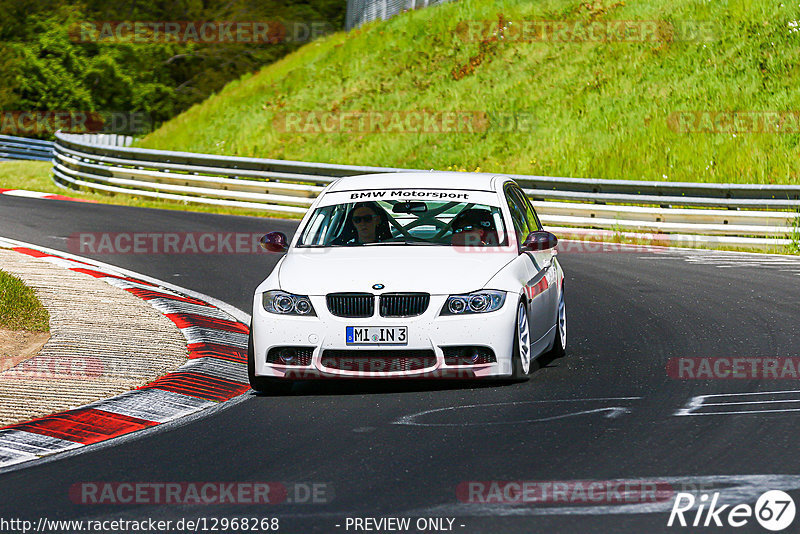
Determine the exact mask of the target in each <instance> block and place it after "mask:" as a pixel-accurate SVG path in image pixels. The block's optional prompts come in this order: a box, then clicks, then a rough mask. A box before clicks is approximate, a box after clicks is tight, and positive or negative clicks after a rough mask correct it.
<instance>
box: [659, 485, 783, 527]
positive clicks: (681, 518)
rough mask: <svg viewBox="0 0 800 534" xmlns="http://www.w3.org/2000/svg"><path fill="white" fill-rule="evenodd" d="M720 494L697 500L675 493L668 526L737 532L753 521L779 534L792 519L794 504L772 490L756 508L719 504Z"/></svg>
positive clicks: (761, 499)
mask: <svg viewBox="0 0 800 534" xmlns="http://www.w3.org/2000/svg"><path fill="white" fill-rule="evenodd" d="M719 498H720V493H719V492H715V493H714V494H713V495H712V496H711V497H709V495H708V494H707V493H702V494H700V497H699V498H695V496H694V495H693V494H691V493H678V494H677V495H676V497H675V502H674V503H673V505H672V512H671V513H670V514H669V521H667V526H668V527H671V526H681V527H687V526H692V527H722V526H731V527H734V528H739V527H743V526H745V525H747V524H748V523H750V521H751V520H752V519H753V518H754V517H755V520H756V521H758V523H759V524H760V525H761V526H762V527H764V528H765V529H767V530H771V531H773V532H778V531H781V530H785V529H786V528H788V527H789V525H791V524H792V522H793V521H794V516H795V505H794V500H793V499H792V497H791V496H789V494H788V493H786V492H783V491H780V490H772V491H768V492H766V493H764V494H763V495H761V496H760V497H759V498H758V500H757V501H756V505H755V507H751V506H750V505H749V504H736V505H734V506H732V505H731V504H721V505H720V504H718V502H719Z"/></svg>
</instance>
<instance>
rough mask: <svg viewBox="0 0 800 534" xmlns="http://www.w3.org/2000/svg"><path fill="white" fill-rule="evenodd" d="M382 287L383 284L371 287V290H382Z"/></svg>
mask: <svg viewBox="0 0 800 534" xmlns="http://www.w3.org/2000/svg"><path fill="white" fill-rule="evenodd" d="M384 287H386V286H385V285H383V284H375V285H374V286H372V289H383V288H384Z"/></svg>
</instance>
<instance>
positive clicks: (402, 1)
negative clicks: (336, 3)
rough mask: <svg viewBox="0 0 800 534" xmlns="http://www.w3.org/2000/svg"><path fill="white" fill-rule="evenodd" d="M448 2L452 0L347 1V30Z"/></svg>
mask: <svg viewBox="0 0 800 534" xmlns="http://www.w3.org/2000/svg"><path fill="white" fill-rule="evenodd" d="M448 1H450V0H347V14H346V16H345V29H346V30H348V31H349V30H352V29H353V28H357V27H359V26H361V25H362V24H365V23H367V22H372V21H373V20H386V19H388V18H391V17H394V16H395V15H397V14H399V13H402V12H403V11H407V10H412V9H420V8H424V7H428V6H432V5H435V4H443V3H445V2H448Z"/></svg>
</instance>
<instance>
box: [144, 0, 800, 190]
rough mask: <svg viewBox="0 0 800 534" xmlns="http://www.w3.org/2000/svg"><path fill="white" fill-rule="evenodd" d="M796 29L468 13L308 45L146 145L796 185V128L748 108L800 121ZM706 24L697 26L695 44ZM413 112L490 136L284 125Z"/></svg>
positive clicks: (760, 8)
mask: <svg viewBox="0 0 800 534" xmlns="http://www.w3.org/2000/svg"><path fill="white" fill-rule="evenodd" d="M767 4H769V5H767ZM797 19H800V8H799V7H798V6H797V3H796V2H793V3H789V2H785V5H784V4H781V3H780V2H778V1H775V2H766V1H752V2H751V1H747V0H728V1H719V2H718V1H708V0H672V1H670V2H661V1H657V0H639V1H636V0H628V1H627V2H625V1H620V2H615V1H613V0H602V1H597V2H595V1H592V0H590V1H589V2H580V1H577V0H545V1H539V2H521V1H511V0H508V1H500V2H497V1H488V0H460V1H457V2H454V3H450V4H446V5H443V6H439V7H435V8H429V9H424V10H418V11H415V12H409V13H405V14H403V15H401V16H398V17H396V18H394V19H391V20H389V21H386V22H379V23H374V24H371V25H368V26H365V27H363V28H362V29H360V30H357V31H353V32H350V33H348V34H343V33H342V34H335V35H332V36H329V37H326V38H324V39H322V40H319V41H316V42H312V43H310V44H308V45H306V46H304V47H303V48H301V49H299V50H298V51H296V52H295V53H293V54H291V55H290V56H287V57H286V58H284V59H283V60H281V61H279V62H277V63H275V64H273V65H270V66H268V67H266V68H264V69H263V70H261V71H260V72H259V73H257V74H255V75H252V76H246V77H244V78H242V79H240V80H238V81H236V82H233V83H230V84H228V85H227V86H226V87H225V88H224V89H223V90H222V91H221V92H220V93H219V94H217V95H214V96H212V97H211V98H209V99H208V100H207V101H205V102H203V103H202V104H199V105H196V106H194V107H193V108H191V109H189V110H188V111H187V112H185V113H183V114H182V115H179V116H178V117H176V118H175V119H173V120H171V121H170V122H168V123H166V124H165V125H164V126H163V127H162V128H160V129H159V130H157V131H155V132H153V133H152V134H150V135H149V136H148V137H146V138H145V139H144V140H143V141H142V142H141V143H140V146H142V147H146V148H159V149H172V150H189V151H197V152H207V153H215V154H226V155H239V156H255V157H269V158H279V159H292V160H306V161H318V162H333V163H346V164H362V165H381V166H397V167H408V168H421V169H431V168H435V169H440V170H444V169H463V170H469V171H473V170H476V169H479V170H482V171H489V172H508V173H525V174H540V175H550V176H573V177H595V178H620V179H647V180H670V181H711V182H728V181H731V182H761V183H800V178H798V177H799V176H800V148H799V147H798V141H800V133H798V132H800V120H794V122H792V121H790V120H787V121H786V122H784V123H783V124H782V126H781V127H782V128H784V129H785V130H787V131H788V133H777V132H775V131H773V130H774V128H775V126H774V125H773V124H771V123H770V121H771V122H774V121H775V118H774V117H773V118H770V117H769V116H768V115H765V114H760V115H757V117H756V118H757V120H762V119H766V120H767V123H765V124H758V123H757V124H756V126H755V129H761V130H762V131H761V132H749V131H746V130H749V129H752V127H750V126H748V125H747V124H745V123H744V122H743V121H744V120H746V119H748V117H750V118H751V119H752V116H749V115H747V114H745V113H744V112H753V111H756V112H787V111H798V110H800V32H798V31H792V30H793V29H794V28H795V26H796V25H797V24H796V23H795V22H794V21H796V20H797ZM476 20H478V21H479V20H492V21H495V23H497V22H498V21H501V25H502V26H504V27H505V30H502V31H501V32H500V34H502V35H503V38H491V37H490V38H487V39H484V42H482V43H481V42H480V39H470V38H469V33H468V30H467V29H465V28H470V27H471V26H469V25H468V24H466V21H476ZM531 20H546V21H570V25H571V27H575V22H581V23H584V24H589V23H590V22H594V23H600V22H606V23H609V22H611V21H656V22H657V23H658V37H657V38H656V39H653V40H642V39H639V40H637V39H633V40H631V41H626V42H619V41H614V42H602V41H598V40H592V39H588V40H587V39H580V38H578V39H576V40H575V41H573V42H561V41H560V40H559V39H538V40H537V42H521V41H520V40H519V39H516V38H515V37H514V35H515V33H514V32H515V26H514V25H515V24H516V25H517V26H516V28H520V27H521V24H522V22H523V21H531ZM639 26H640V27H641V26H643V25H642V24H640V25H639ZM644 26H646V24H644ZM695 26H697V27H698V28H700V29H704V32H701V34H700V38H699V39H693V36H692V35H691V33H690V32H691V29H692V28H693V27H695ZM670 28H672V30H670ZM687 28H688V30H687ZM687 32H689V33H687ZM494 33H495V34H497V32H494ZM517 34H518V33H517ZM487 36H488V35H487ZM563 38H564V35H563V34H562V39H563ZM566 38H569V36H568V35H567V36H566ZM419 110H425V111H428V112H437V111H480V112H486V113H487V114H488V116H489V117H490V127H489V128H488V129H487V130H485V131H479V132H474V133H469V132H467V133H452V132H448V133H441V132H440V133H370V132H333V133H324V132H323V133H314V132H311V133H298V132H286V131H282V128H281V124H282V122H281V120H279V119H280V117H282V115H281V114H286V113H288V112H309V111H311V112H320V113H321V112H327V111H334V112H345V111H360V112H373V111H378V112H385V111H419ZM687 111H691V112H695V111H701V112H712V113H714V112H728V111H737V112H742V114H741V115H740V116H739V117H738V118H737V121H738V122H737V123H736V124H728V125H726V123H724V122H723V123H719V124H716V125H713V124H712V123H711V122H709V119H710V117H712V115H700V119H701V120H699V121H697V122H686V121H685V120H684V119H682V118H680V117H685V116H686V115H676V114H678V113H680V112H687ZM504 113H505V114H519V116H528V117H532V119H533V127H532V128H527V130H529V131H516V132H507V131H502V130H503V128H498V126H497V122H496V120H497V117H498V116H500V115H501V114H504ZM276 117H277V119H276ZM295 117H296V116H295ZM793 117H794V116H789V117H788V118H789V119H792V118H793ZM491 121H494V122H491ZM303 124H306V123H305V122H303ZM687 125H688V126H687ZM310 129H312V130H313V128H310ZM478 129H479V130H480V129H482V128H478ZM525 129H526V128H522V130H525ZM682 129H683V130H685V129H698V130H700V131H699V132H696V133H689V132H686V131H681V130H682ZM709 129H716V130H721V131H720V132H718V133H712V132H709V131H708V130H709ZM763 130H766V131H763ZM792 132H794V133H792Z"/></svg>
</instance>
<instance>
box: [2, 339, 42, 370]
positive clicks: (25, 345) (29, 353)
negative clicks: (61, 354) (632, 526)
mask: <svg viewBox="0 0 800 534" xmlns="http://www.w3.org/2000/svg"><path fill="white" fill-rule="evenodd" d="M49 339H50V334H48V333H47V332H26V331H25V330H3V329H1V328H0V373H2V372H4V371H7V370H8V369H11V368H12V367H15V366H17V365H19V364H20V363H22V362H24V361H25V360H27V359H30V358H33V357H34V356H36V354H38V352H39V351H40V350H42V347H43V346H44V344H45V343H47V341H48V340H49Z"/></svg>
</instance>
